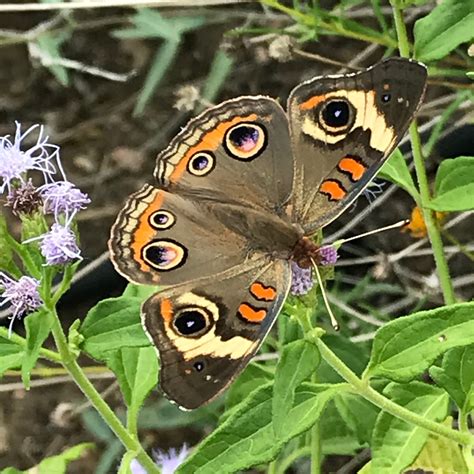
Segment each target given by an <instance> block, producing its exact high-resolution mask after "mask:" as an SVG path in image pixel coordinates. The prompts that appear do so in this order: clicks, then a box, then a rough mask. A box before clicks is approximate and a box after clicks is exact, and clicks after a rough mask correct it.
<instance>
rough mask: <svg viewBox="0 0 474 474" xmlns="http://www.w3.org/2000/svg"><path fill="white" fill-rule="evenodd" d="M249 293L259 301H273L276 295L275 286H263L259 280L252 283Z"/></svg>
mask: <svg viewBox="0 0 474 474" xmlns="http://www.w3.org/2000/svg"><path fill="white" fill-rule="evenodd" d="M250 293H251V294H252V295H253V296H255V298H256V299H257V300H261V301H273V300H274V299H275V298H276V295H277V292H276V290H275V288H273V287H272V286H265V285H264V284H263V283H260V282H259V281H256V282H255V283H252V285H251V287H250Z"/></svg>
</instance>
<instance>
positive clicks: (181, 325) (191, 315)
mask: <svg viewBox="0 0 474 474" xmlns="http://www.w3.org/2000/svg"><path fill="white" fill-rule="evenodd" d="M212 324H213V321H212V315H211V313H210V312H209V311H207V310H206V309H204V308H200V307H198V306H195V307H194V306H190V307H186V308H183V309H181V310H180V311H178V312H177V313H176V316H175V317H174V319H173V327H174V330H175V331H176V332H177V333H178V334H179V335H180V336H184V337H196V336H202V335H203V334H204V333H206V332H207V331H208V330H209V329H210V328H211V326H212Z"/></svg>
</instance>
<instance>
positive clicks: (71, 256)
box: [40, 223, 82, 265]
mask: <svg viewBox="0 0 474 474" xmlns="http://www.w3.org/2000/svg"><path fill="white" fill-rule="evenodd" d="M40 238H41V239H42V240H43V241H42V242H41V253H42V254H43V257H44V258H45V259H46V264H47V265H64V264H66V263H69V262H72V261H73V260H81V259H82V257H81V250H80V249H79V247H78V246H77V241H76V235H75V234H74V232H73V231H72V230H71V229H70V228H69V226H68V224H66V225H61V224H57V223H56V224H53V226H52V227H51V230H50V231H49V232H48V233H46V234H44V235H42V236H41V237H40Z"/></svg>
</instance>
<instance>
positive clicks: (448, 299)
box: [391, 0, 456, 305]
mask: <svg viewBox="0 0 474 474" xmlns="http://www.w3.org/2000/svg"><path fill="white" fill-rule="evenodd" d="M391 4H392V9H393V17H394V21H395V28H396V31H397V36H398V49H399V50H400V56H402V57H405V58H409V57H410V47H409V42H408V36H407V30H406V27H405V23H404V22H403V15H402V11H401V9H400V8H399V6H398V2H397V0H392V1H391ZM410 139H411V147H412V151H413V162H414V165H415V172H416V177H417V180H418V187H419V190H420V198H421V211H422V213H423V218H424V220H425V223H426V229H427V231H428V237H429V239H430V242H431V247H432V249H433V256H434V260H435V264H436V269H437V272H438V277H439V282H440V285H441V290H442V292H443V297H444V302H445V304H447V305H448V304H454V303H455V302H456V298H455V296H454V289H453V285H452V281H451V277H450V275H449V267H448V262H447V260H446V256H445V254H444V251H443V241H442V239H441V234H440V232H439V229H438V226H437V225H436V220H435V216H434V212H433V211H432V210H431V209H430V208H429V207H428V206H429V204H430V201H431V195H430V188H429V184H428V177H427V175H426V168H425V163H424V158H423V152H422V148H421V140H420V134H419V132H418V127H417V125H416V121H413V122H412V123H411V125H410Z"/></svg>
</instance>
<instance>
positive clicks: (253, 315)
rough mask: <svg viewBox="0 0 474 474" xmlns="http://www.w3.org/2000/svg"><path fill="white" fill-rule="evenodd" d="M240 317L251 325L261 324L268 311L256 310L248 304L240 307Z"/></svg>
mask: <svg viewBox="0 0 474 474" xmlns="http://www.w3.org/2000/svg"><path fill="white" fill-rule="evenodd" d="M239 315H240V316H241V317H242V318H243V319H244V320H245V321H248V322H249V323H261V322H262V321H263V320H264V319H265V316H266V315H267V310H266V309H255V308H253V307H252V306H250V305H249V304H247V303H242V304H241V305H240V306H239Z"/></svg>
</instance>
